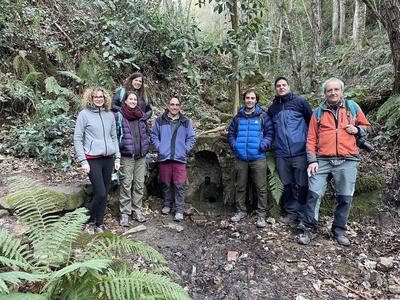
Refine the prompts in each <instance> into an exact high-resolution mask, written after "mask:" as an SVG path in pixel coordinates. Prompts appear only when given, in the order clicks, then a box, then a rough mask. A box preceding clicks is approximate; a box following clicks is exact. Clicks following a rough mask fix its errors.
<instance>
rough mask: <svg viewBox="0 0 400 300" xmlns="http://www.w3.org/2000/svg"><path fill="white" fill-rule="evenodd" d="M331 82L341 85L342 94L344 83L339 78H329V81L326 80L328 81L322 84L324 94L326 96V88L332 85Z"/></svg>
mask: <svg viewBox="0 0 400 300" xmlns="http://www.w3.org/2000/svg"><path fill="white" fill-rule="evenodd" d="M331 82H339V84H340V89H341V90H342V92H343V91H344V82H343V81H341V80H340V79H339V78H336V77H331V78H329V79H328V80H326V81H325V82H324V83H323V84H322V91H323V92H324V94H325V92H326V86H327V85H328V83H331Z"/></svg>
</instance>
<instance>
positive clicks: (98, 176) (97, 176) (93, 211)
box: [88, 157, 114, 226]
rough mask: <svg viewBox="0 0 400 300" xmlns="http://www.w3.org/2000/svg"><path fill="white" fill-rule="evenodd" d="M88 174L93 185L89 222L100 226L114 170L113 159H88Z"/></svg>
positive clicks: (102, 221)
mask: <svg viewBox="0 0 400 300" xmlns="http://www.w3.org/2000/svg"><path fill="white" fill-rule="evenodd" d="M88 162H89V166H90V172H89V179H90V182H91V183H92V185H93V190H94V197H93V199H92V203H91V204H90V218H89V222H92V223H96V226H100V225H102V224H103V223H104V212H105V210H106V206H107V195H108V190H109V187H110V182H111V174H112V172H113V170H114V159H113V158H111V157H101V158H94V159H88Z"/></svg>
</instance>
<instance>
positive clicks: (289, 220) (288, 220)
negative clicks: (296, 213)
mask: <svg viewBox="0 0 400 300" xmlns="http://www.w3.org/2000/svg"><path fill="white" fill-rule="evenodd" d="M278 222H279V223H281V224H283V225H293V224H296V220H295V219H292V218H291V217H289V216H285V217H280V218H279V219H278Z"/></svg>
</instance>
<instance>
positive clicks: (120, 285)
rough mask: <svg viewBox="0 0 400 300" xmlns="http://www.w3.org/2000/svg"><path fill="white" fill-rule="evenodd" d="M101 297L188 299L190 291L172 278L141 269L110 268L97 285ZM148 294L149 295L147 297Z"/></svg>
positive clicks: (114, 298)
mask: <svg viewBox="0 0 400 300" xmlns="http://www.w3.org/2000/svg"><path fill="white" fill-rule="evenodd" d="M95 289H96V290H97V292H98V293H99V298H101V297H103V296H106V297H107V298H108V299H113V300H119V299H121V300H122V299H124V300H129V299H142V298H147V297H154V299H168V300H187V299H190V297H189V295H188V293H187V292H186V291H185V290H184V289H183V288H182V287H181V286H179V285H178V284H176V283H174V282H172V281H171V280H170V279H168V278H166V277H163V276H160V275H155V274H146V273H143V272H139V271H132V272H128V271H126V270H122V271H120V272H114V271H113V270H110V271H109V272H108V273H107V276H105V277H102V278H101V279H100V281H99V283H98V285H97V286H96V287H95ZM146 296H147V297H146Z"/></svg>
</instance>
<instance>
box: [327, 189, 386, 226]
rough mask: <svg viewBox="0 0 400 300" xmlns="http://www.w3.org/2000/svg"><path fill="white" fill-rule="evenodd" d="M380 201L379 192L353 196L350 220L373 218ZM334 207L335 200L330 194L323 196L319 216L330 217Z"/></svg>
mask: <svg viewBox="0 0 400 300" xmlns="http://www.w3.org/2000/svg"><path fill="white" fill-rule="evenodd" d="M381 199H382V192H381V191H372V192H367V193H362V194H359V195H357V196H354V197H353V202H352V205H351V206H352V207H351V209H350V219H354V220H358V221H362V220H364V219H365V218H368V217H371V216H374V215H375V214H376V213H377V209H376V207H377V205H378V203H379V202H380V201H381ZM335 206H336V199H335V198H334V197H333V196H332V194H328V195H326V196H324V197H323V198H322V202H321V207H320V214H321V215H330V216H332V215H333V211H334V209H335Z"/></svg>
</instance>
